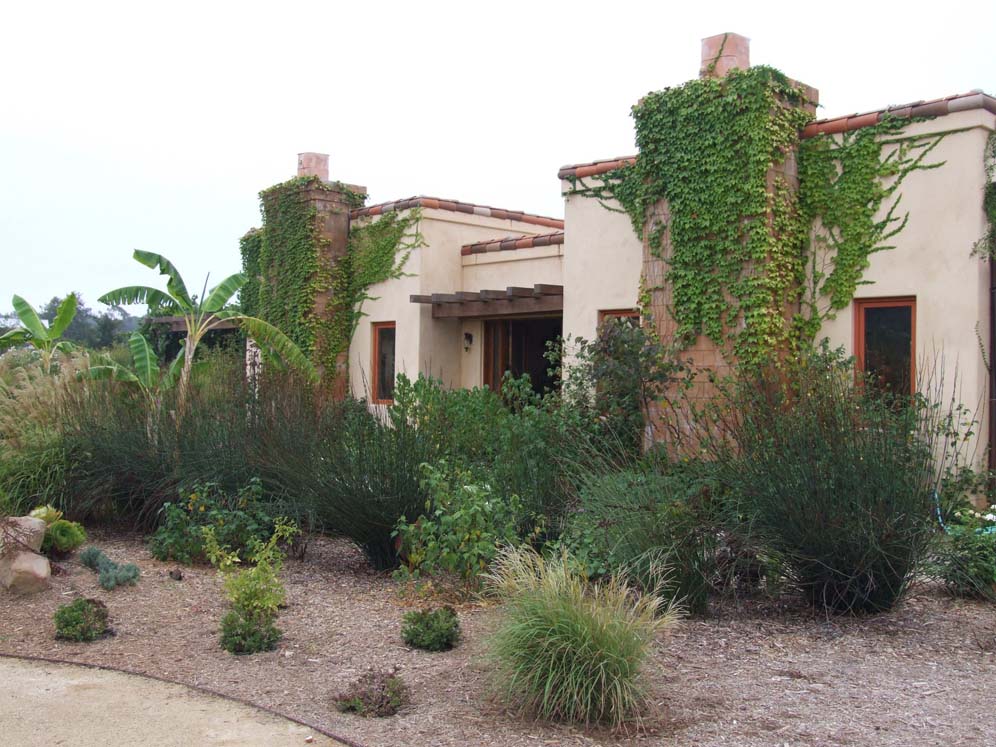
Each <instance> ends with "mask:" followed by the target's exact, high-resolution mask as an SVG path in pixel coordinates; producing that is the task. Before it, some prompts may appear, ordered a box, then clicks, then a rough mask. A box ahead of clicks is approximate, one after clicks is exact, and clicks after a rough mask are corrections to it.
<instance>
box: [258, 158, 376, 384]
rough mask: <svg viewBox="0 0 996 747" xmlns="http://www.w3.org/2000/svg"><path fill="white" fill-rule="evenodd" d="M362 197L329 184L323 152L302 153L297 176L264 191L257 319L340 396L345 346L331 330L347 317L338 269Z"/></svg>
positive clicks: (358, 192) (362, 191)
mask: <svg viewBox="0 0 996 747" xmlns="http://www.w3.org/2000/svg"><path fill="white" fill-rule="evenodd" d="M365 194H366V188H365V187H357V186H354V185H348V184H343V183H341V182H338V181H335V182H332V181H329V157H328V155H327V154H325V153H299V154H298V156H297V178H295V179H291V180H289V181H286V182H283V183H282V184H277V185H275V186H273V187H270V188H269V189H266V190H263V191H262V192H261V193H260V197H261V198H262V203H263V205H262V207H263V229H262V247H261V249H260V252H259V262H258V268H259V269H258V271H259V279H260V289H259V304H258V309H259V314H260V316H262V318H263V319H265V320H266V321H268V322H270V323H271V324H275V325H276V326H277V327H279V328H280V329H281V330H283V331H284V332H285V333H287V335H288V336H289V337H290V338H291V339H292V340H293V341H294V342H295V343H297V344H298V345H299V346H300V347H301V349H302V350H303V351H305V353H307V354H308V355H309V356H310V358H311V360H312V362H313V363H314V364H315V367H316V368H317V369H318V371H319V374H320V375H321V376H322V379H323V381H324V382H325V383H326V384H327V385H328V386H329V387H330V388H331V391H332V393H333V395H334V396H335V397H336V398H342V397H344V396H345V395H346V393H347V392H348V386H347V384H348V368H349V367H348V358H347V351H346V350H344V349H342V347H343V346H342V341H341V340H338V339H333V338H335V335H333V334H331V333H330V332H329V330H330V329H333V328H335V327H336V325H335V317H336V316H337V315H338V314H342V313H345V312H343V311H342V310H341V309H340V308H339V306H338V303H339V302H338V299H336V298H335V289H334V287H333V282H332V278H333V275H334V272H333V270H334V268H335V266H336V264H337V263H338V262H339V261H341V260H342V259H343V257H345V256H346V254H347V253H348V247H349V212H350V210H351V209H353V208H356V207H359V206H360V205H361V204H362V201H363V197H364V195H365ZM347 344H348V341H347Z"/></svg>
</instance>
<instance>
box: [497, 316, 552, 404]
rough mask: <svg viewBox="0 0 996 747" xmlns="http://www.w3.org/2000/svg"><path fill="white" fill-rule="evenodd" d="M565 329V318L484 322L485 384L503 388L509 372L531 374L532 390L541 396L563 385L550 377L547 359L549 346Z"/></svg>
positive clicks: (514, 374) (515, 374)
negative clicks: (504, 378)
mask: <svg viewBox="0 0 996 747" xmlns="http://www.w3.org/2000/svg"><path fill="white" fill-rule="evenodd" d="M563 329H564V320H563V317H560V316H557V317H538V318H526V319H488V320H486V321H485V322H484V384H485V386H487V387H488V388H489V389H491V390H492V391H498V390H500V389H501V381H502V378H503V377H504V375H505V372H506V371H509V372H511V373H512V375H513V376H516V377H518V376H521V375H522V374H529V381H530V383H531V384H532V387H533V391H535V392H536V393H538V394H542V393H543V392H546V391H548V390H552V389H555V388H556V387H557V386H559V384H560V382H559V380H558V379H557V377H555V376H552V375H551V374H550V371H549V369H550V363H549V361H547V359H546V357H545V356H546V350H547V345H548V343H551V342H554V341H556V340H557V339H558V338H559V337H560V336H561V334H562V333H563Z"/></svg>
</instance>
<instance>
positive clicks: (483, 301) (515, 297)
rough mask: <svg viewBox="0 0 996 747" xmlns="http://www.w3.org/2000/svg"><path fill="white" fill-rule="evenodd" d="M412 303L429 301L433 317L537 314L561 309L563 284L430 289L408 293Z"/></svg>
mask: <svg viewBox="0 0 996 747" xmlns="http://www.w3.org/2000/svg"><path fill="white" fill-rule="evenodd" d="M410 300H411V302H412V303H424V304H432V318H433V319H468V318H470V319H472V318H475V317H476V318H480V317H489V316H492V317H493V316H503V317H508V316H536V315H539V314H556V313H563V311H564V286H562V285H546V284H544V283H537V284H536V285H534V286H533V287H532V288H525V287H520V286H515V285H510V286H508V287H507V288H505V290H481V291H477V292H476V293H468V292H464V291H459V292H457V293H433V294H431V295H413V296H410Z"/></svg>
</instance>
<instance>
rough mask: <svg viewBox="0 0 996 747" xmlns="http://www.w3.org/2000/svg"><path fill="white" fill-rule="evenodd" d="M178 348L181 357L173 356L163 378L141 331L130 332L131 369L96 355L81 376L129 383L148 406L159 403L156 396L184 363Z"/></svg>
mask: <svg viewBox="0 0 996 747" xmlns="http://www.w3.org/2000/svg"><path fill="white" fill-rule="evenodd" d="M183 347H185V346H183V345H181V351H180V355H178V356H177V357H176V359H175V360H174V361H173V363H172V365H171V366H170V368H169V370H168V371H167V372H166V375H165V376H163V375H162V372H161V371H160V368H159V359H158V358H157V357H156V354H155V352H154V351H153V350H152V346H151V345H149V341H148V340H146V339H145V337H144V336H143V335H142V333H141V332H132V334H131V337H129V338H128V349H129V350H130V351H131V360H132V367H131V368H127V367H126V366H122V365H121V364H120V363H118V362H117V361H115V360H114V359H113V358H111V357H109V356H107V355H102V354H100V353H95V354H93V355H91V363H90V367H89V368H88V369H87V370H86V371H81V372H80V376H81V378H82V377H85V378H88V379H92V380H94V381H108V380H112V381H121V382H124V383H126V384H132V385H134V386H135V387H137V388H138V390H139V391H140V392H141V393H142V396H143V397H145V399H146V400H147V401H148V402H149V403H150V404H154V403H156V402H157V401H158V398H159V393H160V392H161V391H164V390H166V389H170V388H172V387H173V386H174V385H175V384H176V381H177V378H178V377H179V374H180V366H181V365H182V363H183V350H182V348H183Z"/></svg>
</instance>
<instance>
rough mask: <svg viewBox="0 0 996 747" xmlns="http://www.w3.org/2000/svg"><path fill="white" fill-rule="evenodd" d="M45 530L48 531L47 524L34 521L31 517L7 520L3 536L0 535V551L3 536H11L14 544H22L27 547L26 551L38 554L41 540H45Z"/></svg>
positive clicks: (37, 520) (40, 520)
mask: <svg viewBox="0 0 996 747" xmlns="http://www.w3.org/2000/svg"><path fill="white" fill-rule="evenodd" d="M46 529H48V524H46V523H45V522H44V521H43V520H42V519H36V518H34V517H32V516H16V517H13V518H10V519H7V522H6V526H5V527H4V530H5V531H4V534H2V535H0V550H2V549H3V539H4V536H5V535H6V536H10V535H11V534H12V535H13V539H14V540H15V542H20V543H23V544H25V545H27V546H28V549H30V550H32V551H34V552H39V551H40V550H41V546H42V540H44V539H45V530H46ZM22 549H23V548H22Z"/></svg>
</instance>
